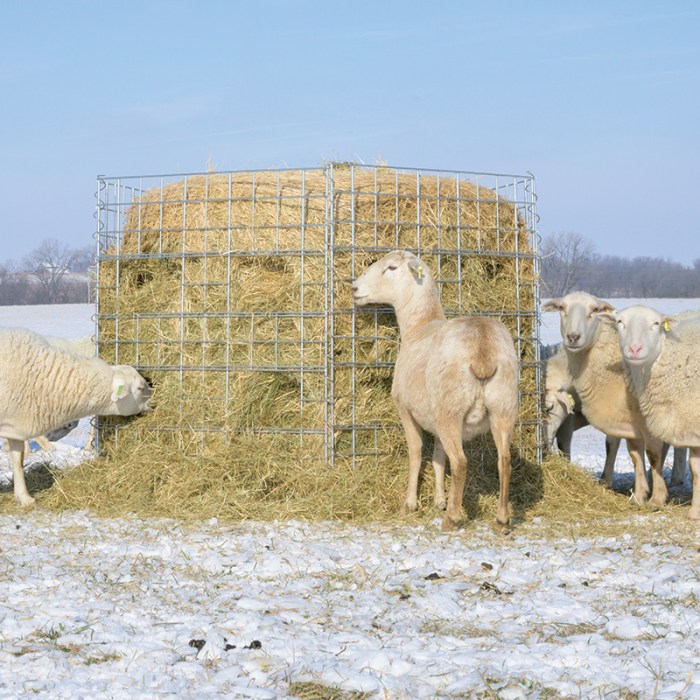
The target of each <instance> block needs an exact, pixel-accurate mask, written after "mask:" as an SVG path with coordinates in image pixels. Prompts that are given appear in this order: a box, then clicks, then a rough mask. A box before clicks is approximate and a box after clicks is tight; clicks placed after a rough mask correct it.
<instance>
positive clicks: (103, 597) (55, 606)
mask: <svg viewBox="0 0 700 700" xmlns="http://www.w3.org/2000/svg"><path fill="white" fill-rule="evenodd" d="M664 301H671V300H664ZM80 306H81V305H77V307H78V308H79V307H80ZM82 306H83V308H82V310H81V311H80V318H79V319H78V318H76V319H73V321H75V325H74V326H73V325H72V324H73V321H69V317H70V316H71V314H72V313H73V312H72V310H67V309H64V310H63V311H62V313H61V315H58V314H56V313H55V307H48V312H47V313H48V314H49V316H50V317H52V318H53V319H54V323H56V321H55V319H56V318H57V317H59V318H60V319H61V327H60V328H58V327H57V326H55V325H54V326H52V325H51V323H50V321H51V318H44V317H42V314H39V313H37V314H34V313H32V314H27V313H26V312H27V309H26V307H15V308H16V309H19V311H18V312H17V313H18V316H17V317H16V318H14V319H12V318H11V316H12V313H10V308H9V307H0V326H2V325H16V321H17V319H18V318H21V319H23V320H24V321H27V322H28V323H29V321H31V322H32V324H34V323H35V322H36V326H35V328H36V329H40V330H41V332H45V333H48V334H51V335H60V330H61V329H67V328H69V327H70V328H71V330H70V331H69V332H68V333H66V335H68V336H70V335H81V334H87V333H89V332H91V331H90V329H89V328H88V326H89V325H90V324H91V321H90V315H91V314H92V307H90V306H87V305H82ZM659 307H660V308H664V309H669V305H665V306H661V305H659ZM670 310H673V309H670ZM81 324H84V325H81ZM76 432H77V431H76ZM582 432H583V431H579V432H578V433H576V435H575V437H574V446H575V453H576V455H577V458H579V459H580V462H581V463H583V464H585V465H588V466H589V468H591V469H599V464H598V462H597V461H596V460H597V459H598V455H599V454H600V453H601V452H602V437H601V436H600V435H599V434H595V433H594V435H595V439H593V438H591V440H590V442H589V441H587V440H586V439H584V438H582V437H580V434H581V433H582ZM71 435H73V434H71ZM70 437H71V436H70V435H69V436H67V437H66V438H64V439H63V440H62V441H60V442H59V443H58V444H57V449H56V451H55V452H54V453H53V454H52V455H51V460H52V461H53V462H54V463H56V462H59V463H62V461H63V463H65V464H69V463H71V460H74V459H75V460H78V459H82V458H83V456H84V454H83V453H82V450H81V446H80V439H81V438H80V437H79V436H75V435H73V442H70ZM83 444H84V443H83ZM33 459H36V460H42V459H43V460H46V456H45V455H43V456H42V455H39V456H35V455H33V456H32V457H31V460H33ZM31 460H30V461H31ZM620 461H622V456H621V459H620ZM600 464H602V462H601V463H600ZM666 518H667V516H666V515H664V514H655V515H653V516H651V515H647V514H644V513H642V514H640V515H639V516H635V517H634V518H632V519H631V520H630V527H629V532H628V533H626V534H625V535H623V536H620V537H618V538H612V537H603V536H598V537H577V538H575V539H574V538H564V537H561V538H552V537H547V538H545V537H543V536H542V531H541V522H540V523H538V522H534V523H532V524H529V525H523V526H520V527H518V528H516V530H515V531H514V533H513V534H512V535H510V536H508V537H503V536H500V535H498V534H496V533H495V532H493V531H492V529H491V528H490V527H489V526H488V525H487V524H485V523H477V524H473V523H472V524H469V525H467V527H466V528H465V529H463V530H461V531H459V532H457V533H450V534H449V535H447V534H445V533H442V532H440V530H439V521H438V520H435V521H433V522H432V523H430V524H429V525H428V526H409V525H405V526H404V525H402V526H398V525H364V526H358V525H348V524H341V523H303V522H295V521H289V522H258V523H255V522H252V523H240V524H235V525H224V524H220V523H219V522H217V521H216V519H212V520H210V521H209V522H206V523H200V524H197V525H191V524H183V523H181V522H179V521H177V520H167V519H139V518H134V517H124V518H118V519H117V518H115V519H102V518H97V517H95V516H94V515H92V514H91V513H89V512H72V513H63V514H57V513H48V512H42V511H41V510H39V509H35V510H31V511H28V512H26V513H23V514H22V515H0V584H1V585H2V590H3V596H2V598H1V599H0V664H2V668H3V672H2V681H1V682H0V698H16V697H29V696H34V697H37V698H55V697H90V698H110V699H115V700H118V699H120V698H151V697H163V698H179V697H194V696H197V697H205V698H208V697H241V698H261V699H266V698H283V697H291V696H293V692H292V689H293V688H294V684H295V683H302V682H307V683H314V684H318V685H326V686H330V687H333V688H336V689H339V690H342V691H345V692H347V693H349V692H361V693H367V694H368V697H377V698H419V699H421V698H435V697H441V698H447V697H454V696H465V697H471V696H487V695H488V696H489V697H500V698H539V697H569V696H571V697H605V696H610V697H619V696H629V697H632V696H638V697H650V696H652V695H653V696H654V697H655V698H659V699H665V698H669V699H670V698H678V697H688V698H690V697H700V636H699V635H698V634H697V630H698V629H700V606H698V598H699V597H700V583H699V581H700V577H699V576H698V571H699V570H700V550H698V547H697V546H688V545H687V544H686V545H684V544H683V543H682V542H681V541H679V540H678V538H676V537H667V538H663V540H662V541H658V542H656V541H654V540H651V541H650V540H649V539H647V540H645V541H644V542H643V543H640V542H639V541H638V538H637V536H636V534H635V533H645V532H647V531H648V530H649V528H650V527H652V526H653V527H657V526H658V525H659V524H660V523H661V524H662V525H664V524H665V525H664V526H667V527H668V528H671V527H672V524H671V522H670V520H668V521H667V520H666ZM676 527H677V526H676ZM688 527H689V529H690V536H689V537H687V538H685V539H686V541H687V540H690V541H693V535H692V532H693V530H692V526H691V525H688Z"/></svg>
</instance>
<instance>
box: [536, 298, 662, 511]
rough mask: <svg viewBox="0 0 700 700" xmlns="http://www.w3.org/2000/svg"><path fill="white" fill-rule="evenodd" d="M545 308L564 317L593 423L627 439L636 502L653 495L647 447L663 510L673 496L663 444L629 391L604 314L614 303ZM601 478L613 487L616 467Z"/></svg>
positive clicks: (555, 302)
mask: <svg viewBox="0 0 700 700" xmlns="http://www.w3.org/2000/svg"><path fill="white" fill-rule="evenodd" d="M542 309H543V310H544V311H558V312H559V314H560V328H561V335H562V340H563V345H564V349H565V351H566V355H567V358H568V361H569V374H570V376H571V381H572V386H573V387H574V389H575V390H576V393H577V394H578V395H579V397H580V399H581V408H582V411H583V413H584V415H585V416H586V418H587V419H588V421H589V423H590V424H591V425H592V426H593V427H595V428H597V429H598V430H600V431H601V432H603V433H605V435H609V436H611V437H615V438H622V439H624V440H626V441H627V449H628V451H629V454H630V457H631V458H632V463H633V465H634V474H635V478H634V500H635V501H636V502H637V503H638V504H640V505H641V504H642V503H643V502H644V501H646V499H647V497H648V496H649V484H648V481H647V477H646V473H645V468H644V450H645V449H646V453H647V457H648V458H649V463H650V465H651V468H652V469H651V474H652V480H653V493H652V497H651V501H650V502H651V504H652V505H654V506H662V505H663V504H664V503H665V502H666V498H667V496H668V489H667V488H666V482H665V481H664V479H663V475H662V466H663V457H662V455H663V443H662V441H661V440H659V439H657V438H655V437H652V435H651V433H650V432H649V430H648V428H647V425H646V421H645V419H644V416H643V415H642V413H641V411H640V410H639V404H638V402H637V399H636V397H635V396H634V394H633V393H632V392H631V391H630V390H629V389H628V388H627V384H626V382H625V377H624V371H623V365H622V358H621V356H620V350H619V347H618V340H617V337H616V335H615V331H614V330H613V329H612V328H609V327H608V326H607V324H605V323H603V322H602V320H601V318H600V315H599V314H601V313H605V312H611V311H613V307H612V305H611V304H610V303H608V302H607V301H603V300H601V299H598V298H596V297H594V296H592V295H590V294H586V293H585V292H572V293H571V294H567V295H566V296H564V297H561V298H559V299H550V300H549V301H547V302H546V303H545V304H543V305H542ZM608 467H609V464H608V462H607V461H606V469H607V468H608ZM601 479H603V480H604V481H606V482H608V483H610V482H611V481H612V468H610V470H609V472H608V473H606V472H603V474H602V476H601Z"/></svg>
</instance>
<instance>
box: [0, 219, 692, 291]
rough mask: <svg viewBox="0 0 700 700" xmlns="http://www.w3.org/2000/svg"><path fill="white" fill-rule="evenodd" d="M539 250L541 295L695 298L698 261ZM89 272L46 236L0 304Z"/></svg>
mask: <svg viewBox="0 0 700 700" xmlns="http://www.w3.org/2000/svg"><path fill="white" fill-rule="evenodd" d="M539 253H540V257H541V266H540V277H541V281H542V291H541V295H542V296H543V297H556V296H562V295H563V294H568V293H569V292H571V291H573V290H576V289H581V290H584V291H587V292H589V293H590V294H595V295H596V296H600V297H604V298H616V297H641V298H644V297H647V298H653V297H661V298H664V297H693V298H694V297H698V298H700V259H698V260H694V261H693V263H692V265H682V264H681V263H678V262H674V261H672V260H666V259H663V258H652V257H646V256H641V257H635V258H621V257H619V256H616V255H601V254H599V253H598V252H597V251H596V249H595V246H594V244H593V243H592V242H591V241H590V240H588V239H587V238H585V237H584V236H582V235H581V234H578V233H561V234H552V235H549V236H546V237H545V238H544V239H543V240H542V243H541V245H540V249H539ZM94 270H95V249H94V247H93V246H85V247H82V248H71V247H69V246H68V245H66V244H65V243H61V242H60V241H57V240H55V239H46V240H45V241H43V242H42V243H40V244H39V246H37V248H35V249H34V250H33V251H32V252H31V253H30V254H29V255H27V256H26V257H25V258H24V259H23V260H22V262H21V263H14V262H12V261H10V262H8V263H5V264H0V305H15V304H76V303H86V302H90V301H92V300H93V294H94Z"/></svg>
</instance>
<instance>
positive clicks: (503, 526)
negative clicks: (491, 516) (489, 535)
mask: <svg viewBox="0 0 700 700" xmlns="http://www.w3.org/2000/svg"><path fill="white" fill-rule="evenodd" d="M496 532H499V533H500V534H501V535H509V534H510V521H508V522H505V523H502V522H501V521H500V520H498V518H496Z"/></svg>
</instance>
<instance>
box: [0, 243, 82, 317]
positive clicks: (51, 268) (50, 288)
mask: <svg viewBox="0 0 700 700" xmlns="http://www.w3.org/2000/svg"><path fill="white" fill-rule="evenodd" d="M94 269H95V250H94V247H93V246H85V247H83V248H71V247H69V246H68V245H67V244H65V243H61V242H60V241H57V240H55V239H52V238H49V239H46V240H44V241H43V242H42V243H40V244H39V245H38V246H37V247H36V248H35V249H34V250H33V251H32V252H31V253H29V255H27V256H26V257H25V258H24V259H23V260H22V261H21V262H20V263H15V262H13V261H9V262H7V263H3V264H0V305H4V306H9V305H23V304H80V303H82V304H84V303H86V302H90V301H92V299H93V295H94V286H95V285H94Z"/></svg>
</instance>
